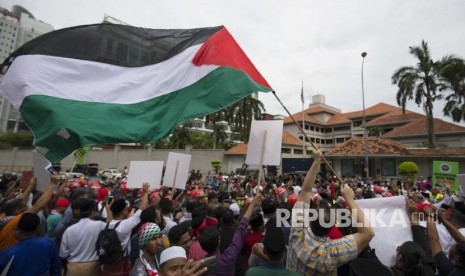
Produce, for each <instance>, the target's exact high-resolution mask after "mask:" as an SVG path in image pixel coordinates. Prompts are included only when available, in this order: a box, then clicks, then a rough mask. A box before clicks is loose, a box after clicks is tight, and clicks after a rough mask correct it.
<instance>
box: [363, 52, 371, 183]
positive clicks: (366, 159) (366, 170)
mask: <svg viewBox="0 0 465 276" xmlns="http://www.w3.org/2000/svg"><path fill="white" fill-rule="evenodd" d="M366 56H367V52H363V53H362V99H363V121H362V125H363V143H364V145H365V164H364V165H365V168H364V169H365V173H366V177H367V178H368V176H369V173H368V172H369V169H368V142H367V136H368V133H367V127H366V116H365V90H364V88H363V64H364V63H365V57H366Z"/></svg>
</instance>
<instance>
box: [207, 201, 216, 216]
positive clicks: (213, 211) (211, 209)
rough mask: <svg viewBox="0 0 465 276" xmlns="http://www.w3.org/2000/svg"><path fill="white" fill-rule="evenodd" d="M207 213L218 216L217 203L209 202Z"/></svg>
mask: <svg viewBox="0 0 465 276" xmlns="http://www.w3.org/2000/svg"><path fill="white" fill-rule="evenodd" d="M207 215H208V216H209V217H212V218H214V217H216V205H215V204H214V203H208V205H207Z"/></svg>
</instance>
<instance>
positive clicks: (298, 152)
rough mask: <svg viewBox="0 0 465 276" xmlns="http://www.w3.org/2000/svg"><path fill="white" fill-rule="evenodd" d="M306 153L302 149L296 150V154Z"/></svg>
mask: <svg viewBox="0 0 465 276" xmlns="http://www.w3.org/2000/svg"><path fill="white" fill-rule="evenodd" d="M303 153H304V151H303V150H301V149H294V154H303Z"/></svg>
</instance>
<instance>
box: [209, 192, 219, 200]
mask: <svg viewBox="0 0 465 276" xmlns="http://www.w3.org/2000/svg"><path fill="white" fill-rule="evenodd" d="M215 198H218V195H217V194H216V193H214V192H210V193H208V201H210V200H212V199H215Z"/></svg>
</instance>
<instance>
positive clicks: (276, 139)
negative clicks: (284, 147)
mask: <svg viewBox="0 0 465 276" xmlns="http://www.w3.org/2000/svg"><path fill="white" fill-rule="evenodd" d="M265 136H266V137H265ZM282 139H283V121H282V120H270V121H255V120H254V121H252V126H251V130H250V136H249V145H248V147H247V157H246V159H245V163H246V164H249V165H260V159H261V156H262V149H264V152H263V165H272V166H279V165H280V164H281V143H282ZM264 141H265V146H264V147H263V142H264Z"/></svg>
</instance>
